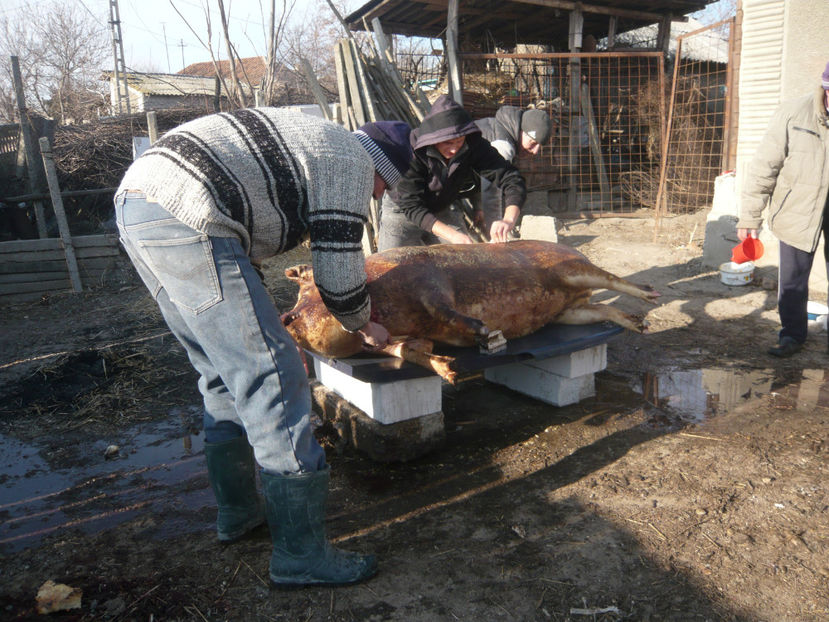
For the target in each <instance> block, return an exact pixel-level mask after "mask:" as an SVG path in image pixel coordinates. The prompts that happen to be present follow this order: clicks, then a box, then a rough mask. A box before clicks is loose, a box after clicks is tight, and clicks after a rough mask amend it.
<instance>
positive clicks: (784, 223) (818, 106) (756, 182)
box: [737, 63, 829, 357]
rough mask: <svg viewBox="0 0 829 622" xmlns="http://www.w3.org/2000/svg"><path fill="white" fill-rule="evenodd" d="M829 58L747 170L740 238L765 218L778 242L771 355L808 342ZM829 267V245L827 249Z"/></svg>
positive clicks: (828, 170) (828, 160)
mask: <svg viewBox="0 0 829 622" xmlns="http://www.w3.org/2000/svg"><path fill="white" fill-rule="evenodd" d="M828 108H829V63H828V64H827V65H826V69H825V70H824V71H823V75H822V76H821V85H820V87H817V88H815V91H814V93H812V94H810V95H806V96H803V97H800V98H798V99H794V100H791V101H787V102H784V103H783V104H781V105H780V107H779V108H778V109H777V110H776V111H775V113H774V115H773V116H772V118H771V120H770V122H769V125H768V129H767V131H766V134H765V136H764V137H763V139H762V141H761V142H760V145H759V147H758V148H757V152H756V154H755V156H754V158H753V160H752V161H751V163H750V165H749V166H748V168H747V175H746V179H745V182H744V184H743V188H742V192H741V197H740V198H741V203H740V219H739V221H738V222H737V236H738V237H739V239H740V240H741V241H742V240H745V239H746V238H747V237H749V236H751V237H755V238H756V237H757V232H758V230H759V228H760V226H761V224H762V222H763V217H762V213H763V210H764V209H765V208H766V207H768V213H767V216H766V221H767V223H768V226H769V228H770V230H771V232H772V233H773V234H774V235H775V237H777V239H778V240H779V241H780V267H779V277H778V280H779V285H778V293H777V311H778V314H779V315H780V324H781V329H780V331H779V333H778V340H777V344H776V345H774V346H772V347H771V348H769V349H768V353H769V354H771V355H772V356H777V357H788V356H791V355H792V354H795V353H796V352H798V351H799V350H800V349H801V348H802V347H803V344H804V342H805V341H806V330H807V326H808V315H807V311H806V307H807V304H808V298H809V273H810V272H811V269H812V263H813V261H814V258H815V251H816V250H817V247H818V242H819V241H820V236H821V233H822V234H823V238H824V242H826V241H827V231H829V219H827V217H826V216H827V209H828V208H827V196H829V114H827V109H828ZM824 261H825V262H826V265H827V268H829V245H825V246H824Z"/></svg>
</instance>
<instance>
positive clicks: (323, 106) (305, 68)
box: [299, 58, 331, 121]
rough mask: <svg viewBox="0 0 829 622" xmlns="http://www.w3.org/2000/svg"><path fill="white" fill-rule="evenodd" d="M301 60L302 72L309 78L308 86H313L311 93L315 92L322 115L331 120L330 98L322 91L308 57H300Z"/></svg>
mask: <svg viewBox="0 0 829 622" xmlns="http://www.w3.org/2000/svg"><path fill="white" fill-rule="evenodd" d="M299 62H300V65H301V67H302V73H304V74H305V79H306V80H308V86H310V87H311V93H313V95H314V99H316V100H317V105H318V106H319V107H320V110H321V111H322V116H323V117H325V118H326V119H327V120H329V121H330V120H331V108H330V107H329V106H328V99H327V98H326V97H325V93H323V92H322V87H321V86H320V83H319V82H318V81H317V76H316V75H315V74H314V68H313V67H311V63H309V62H308V59H306V58H300V59H299Z"/></svg>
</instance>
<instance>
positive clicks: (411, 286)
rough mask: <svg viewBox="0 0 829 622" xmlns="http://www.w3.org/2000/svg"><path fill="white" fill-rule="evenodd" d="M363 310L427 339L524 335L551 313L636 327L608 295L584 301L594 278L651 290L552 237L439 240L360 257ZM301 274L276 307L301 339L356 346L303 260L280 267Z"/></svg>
mask: <svg viewBox="0 0 829 622" xmlns="http://www.w3.org/2000/svg"><path fill="white" fill-rule="evenodd" d="M365 265H366V274H367V276H368V290H369V294H370V296H371V319H372V321H374V322H377V323H379V324H382V325H383V326H385V327H386V329H387V330H388V331H389V333H390V334H391V335H392V336H393V337H396V338H401V337H405V338H412V339H429V340H433V341H437V342H442V343H446V344H451V345H458V346H471V345H474V344H475V343H476V341H478V340H479V339H480V338H482V337H485V336H486V335H487V334H488V333H489V332H490V331H492V330H501V331H502V332H503V334H504V336H505V337H506V338H507V339H510V338H514V337H521V336H524V335H528V334H530V333H532V332H534V331H536V330H538V329H539V328H541V327H542V326H544V325H545V324H549V323H551V322H553V321H560V322H563V323H571V324H578V323H589V322H595V321H601V320H610V321H615V322H617V323H619V324H621V325H623V326H625V327H627V328H631V329H633V330H642V328H643V326H642V322H641V319H640V318H637V317H634V316H629V315H627V314H624V313H622V312H620V311H618V310H617V309H614V308H613V307H610V306H608V305H590V304H589V298H590V295H591V293H592V290H593V289H594V288H606V289H613V290H616V291H620V292H623V293H627V294H631V295H633V296H636V297H639V298H642V299H645V300H651V299H653V298H655V297H656V296H658V295H659V294H657V293H656V292H654V291H653V290H651V289H650V288H648V287H641V286H638V285H634V284H632V283H629V282H628V281H625V280H624V279H620V278H618V277H616V276H614V275H612V274H610V273H608V272H605V271H604V270H601V269H600V268H598V267H597V266H595V265H593V264H592V263H590V261H588V260H587V258H586V257H584V255H582V254H581V253H579V252H578V251H576V250H574V249H572V248H570V247H568V246H564V245H560V244H555V243H553V242H542V241H535V240H521V241H515V242H509V243H506V244H458V245H452V244H439V245H434V246H412V247H404V248H396V249H391V250H388V251H384V252H381V253H376V254H374V255H371V256H369V257H368V258H367V259H366V264H365ZM285 273H286V276H288V278H290V279H292V280H294V281H296V282H297V283H299V286H300V292H299V297H298V300H297V303H296V305H295V306H294V308H293V309H292V310H291V311H289V312H287V313H286V314H284V315H283V322H284V324H285V325H286V326H287V328H288V331H289V332H290V333H291V335H292V336H293V337H294V339H296V341H297V342H298V343H299V344H300V345H301V346H303V347H305V348H308V349H311V350H313V351H315V352H319V353H321V354H324V355H326V356H331V357H335V358H342V357H347V356H351V355H353V354H356V353H358V352H360V351H361V348H362V343H361V339H360V337H359V335H357V334H352V333H349V332H347V331H346V330H345V329H343V328H342V326H341V325H340V324H339V322H337V320H335V319H334V317H333V316H332V315H331V314H330V313H329V312H328V311H327V309H326V308H325V305H324V304H323V302H322V300H321V298H320V295H319V292H318V291H317V288H316V286H315V285H314V283H313V271H312V270H311V269H310V267H308V266H295V267H293V268H289V269H288V270H286V272H285Z"/></svg>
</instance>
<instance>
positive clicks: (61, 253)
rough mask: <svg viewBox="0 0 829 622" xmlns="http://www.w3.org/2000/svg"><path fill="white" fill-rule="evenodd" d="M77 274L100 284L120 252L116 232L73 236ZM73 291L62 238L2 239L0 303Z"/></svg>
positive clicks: (89, 282) (88, 282)
mask: <svg viewBox="0 0 829 622" xmlns="http://www.w3.org/2000/svg"><path fill="white" fill-rule="evenodd" d="M72 246H73V247H74V251H75V258H76V260H77V266H78V274H79V276H80V279H81V283H82V284H83V286H84V287H89V286H93V285H100V284H101V283H102V281H103V279H104V277H105V276H106V274H107V273H109V272H111V271H112V270H114V269H115V268H116V266H117V263H118V261H119V256H120V254H121V252H120V249H119V247H118V236H117V235H115V234H102V235H84V236H73V237H72ZM61 291H73V288H72V282H71V279H70V274H69V267H68V264H67V261H66V251H65V248H64V244H63V240H62V239H61V238H43V239H39V240H12V241H9V242H0V305H3V304H8V303H15V302H24V301H27V300H37V299H39V298H41V297H42V296H43V295H44V294H48V293H55V292H61Z"/></svg>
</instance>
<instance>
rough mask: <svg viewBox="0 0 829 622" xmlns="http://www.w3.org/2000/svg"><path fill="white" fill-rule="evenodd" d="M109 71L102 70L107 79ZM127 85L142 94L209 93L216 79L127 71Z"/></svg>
mask: <svg viewBox="0 0 829 622" xmlns="http://www.w3.org/2000/svg"><path fill="white" fill-rule="evenodd" d="M111 76H112V72H111V71H106V72H104V78H105V79H107V80H109V79H110V77H111ZM127 84H128V85H129V87H130V88H131V89H132V90H134V91H138V92H139V93H143V94H144V95H178V96H183V95H210V96H212V95H213V94H214V93H215V91H216V79H215V78H212V77H211V78H205V77H202V76H185V75H180V74H176V73H128V74H127Z"/></svg>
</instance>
